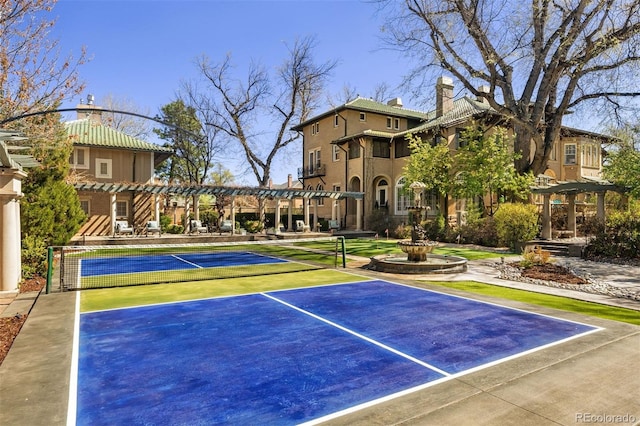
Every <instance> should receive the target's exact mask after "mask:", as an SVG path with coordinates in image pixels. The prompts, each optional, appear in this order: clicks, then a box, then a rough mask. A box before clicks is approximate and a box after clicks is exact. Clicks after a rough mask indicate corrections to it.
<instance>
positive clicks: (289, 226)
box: [287, 198, 295, 232]
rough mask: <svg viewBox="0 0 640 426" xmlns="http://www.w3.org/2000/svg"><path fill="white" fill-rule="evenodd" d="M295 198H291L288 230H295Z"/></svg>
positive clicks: (288, 212)
mask: <svg viewBox="0 0 640 426" xmlns="http://www.w3.org/2000/svg"><path fill="white" fill-rule="evenodd" d="M294 201H295V198H289V207H288V209H287V231H288V232H291V231H293V206H294V204H295V203H294Z"/></svg>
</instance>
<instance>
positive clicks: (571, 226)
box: [567, 194, 578, 237]
mask: <svg viewBox="0 0 640 426" xmlns="http://www.w3.org/2000/svg"><path fill="white" fill-rule="evenodd" d="M567 231H569V232H571V233H572V235H573V236H574V237H576V236H577V235H578V234H577V233H576V231H577V227H576V194H567Z"/></svg>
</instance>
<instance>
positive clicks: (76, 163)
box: [69, 147, 89, 169]
mask: <svg viewBox="0 0 640 426" xmlns="http://www.w3.org/2000/svg"><path fill="white" fill-rule="evenodd" d="M69 164H71V167H72V168H74V169H88V168H89V148H87V147H74V148H73V152H72V153H71V156H70V157H69Z"/></svg>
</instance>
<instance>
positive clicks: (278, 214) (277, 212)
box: [274, 198, 280, 234]
mask: <svg viewBox="0 0 640 426" xmlns="http://www.w3.org/2000/svg"><path fill="white" fill-rule="evenodd" d="M274 222H275V224H274V228H275V232H276V234H279V233H280V199H279V198H276V214H275V218H274Z"/></svg>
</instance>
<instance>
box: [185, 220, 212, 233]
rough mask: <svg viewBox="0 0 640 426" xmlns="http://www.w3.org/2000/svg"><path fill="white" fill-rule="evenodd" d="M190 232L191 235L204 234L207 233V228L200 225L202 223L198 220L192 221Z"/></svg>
mask: <svg viewBox="0 0 640 426" xmlns="http://www.w3.org/2000/svg"><path fill="white" fill-rule="evenodd" d="M190 231H191V233H192V234H206V233H207V232H209V228H207V227H206V226H204V225H202V222H201V221H199V220H192V221H191V229H190Z"/></svg>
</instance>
